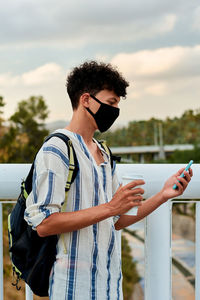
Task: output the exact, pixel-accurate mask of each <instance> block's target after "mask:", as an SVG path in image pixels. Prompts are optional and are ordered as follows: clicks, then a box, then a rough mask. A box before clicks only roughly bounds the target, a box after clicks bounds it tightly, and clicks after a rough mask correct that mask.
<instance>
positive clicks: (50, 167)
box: [25, 129, 123, 300]
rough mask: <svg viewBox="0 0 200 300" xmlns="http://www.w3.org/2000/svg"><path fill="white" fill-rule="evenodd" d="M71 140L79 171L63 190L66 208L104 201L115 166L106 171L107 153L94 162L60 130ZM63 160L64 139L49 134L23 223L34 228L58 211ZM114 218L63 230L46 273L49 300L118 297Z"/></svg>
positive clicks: (75, 138) (114, 183) (79, 142)
mask: <svg viewBox="0 0 200 300" xmlns="http://www.w3.org/2000/svg"><path fill="white" fill-rule="evenodd" d="M56 132H61V133H63V134H66V135H67V136H68V137H69V138H70V139H71V140H72V143H73V146H74V149H75V152H76V155H77V159H78V163H79V172H78V174H77V176H76V179H75V181H74V182H73V183H72V185H71V188H70V190H69V192H68V199H67V208H66V210H67V211H68V212H72V211H77V210H81V209H85V208H89V207H92V206H97V205H100V204H103V203H106V202H108V201H110V200H111V199H112V196H113V194H114V193H115V192H116V190H117V188H118V187H119V183H118V179H117V175H116V172H115V169H113V170H111V165H110V162H109V156H108V155H107V153H106V152H105V151H104V149H102V148H101V146H100V145H99V144H98V143H97V145H98V147H99V148H100V150H101V151H102V153H103V157H104V163H102V164H100V165H97V164H96V161H95V160H94V158H93V156H92V155H91V154H90V152H89V150H88V148H87V146H86V144H85V142H84V140H83V138H82V137H81V136H80V135H78V134H75V133H72V132H70V131H68V130H66V129H59V130H56ZM68 167H69V159H68V151H67V147H66V145H65V143H64V142H63V141H62V140H61V139H59V138H57V137H53V138H51V139H50V140H49V141H47V142H46V143H45V144H44V145H43V146H42V148H41V149H40V151H39V152H38V155H37V157H36V161H35V168H34V175H33V190H32V192H31V194H30V195H29V197H28V198H27V209H26V211H25V219H26V221H27V222H28V223H29V224H30V225H31V226H33V228H36V227H37V226H38V225H39V224H40V223H41V222H42V221H43V219H45V218H46V217H48V216H49V215H50V214H52V213H55V212H60V211H61V206H62V203H63V202H64V199H65V185H66V180H67V175H68ZM115 221H116V219H115V218H107V219H106V220H103V221H101V222H99V223H97V224H94V225H91V226H88V227H85V228H83V229H80V230H77V231H73V232H69V233H65V234H64V241H65V245H66V248H67V254H64V251H63V243H62V240H61V239H59V241H58V245H57V257H56V258H57V259H56V261H55V263H54V266H53V268H52V271H51V276H50V286H49V295H50V299H51V300H104V299H108V300H122V299H123V297H122V274H121V250H120V242H119V233H118V232H116V231H115V227H114V222H115Z"/></svg>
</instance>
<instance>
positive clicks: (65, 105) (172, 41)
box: [0, 0, 200, 126]
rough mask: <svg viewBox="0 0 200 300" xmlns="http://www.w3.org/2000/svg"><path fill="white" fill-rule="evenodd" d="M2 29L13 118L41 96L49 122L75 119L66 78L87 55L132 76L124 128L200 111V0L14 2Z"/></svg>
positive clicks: (3, 75) (7, 6)
mask: <svg viewBox="0 0 200 300" xmlns="http://www.w3.org/2000/svg"><path fill="white" fill-rule="evenodd" d="M0 28H1V30H0V95H1V96H3V97H4V101H5V103H6V106H5V108H4V118H6V119H8V118H9V117H10V116H11V115H12V114H13V113H14V112H15V110H16V108H17V103H18V102H19V101H21V100H24V99H28V98H29V97H30V96H39V95H42V96H43V97H44V99H45V100H46V103H47V105H48V107H49V110H50V114H49V118H48V122H52V121H57V120H70V118H71V116H72V109H71V104H70V101H69V98H68V95H67V92H66V87H65V81H66V77H67V75H68V74H69V72H70V71H71V70H72V68H73V67H75V66H77V65H80V64H81V63H83V62H84V61H86V60H87V61H88V60H98V61H104V62H106V63H111V64H113V65H114V66H115V67H116V68H117V69H118V70H119V71H120V72H121V73H122V74H123V76H124V77H125V78H126V79H127V80H128V81H129V84H130V86H129V88H128V94H127V98H126V99H125V100H121V104H120V109H121V112H120V117H119V119H118V121H117V124H118V125H119V126H121V125H126V124H127V122H129V121H133V120H147V119H150V118H152V117H154V118H160V119H165V118H166V117H170V118H173V117H175V116H177V117H179V116H181V115H182V114H183V112H184V111H185V110H188V109H193V110H196V109H200V2H199V0H190V1H186V0H176V1H174V0H173V1H172V0H167V1H166V0H165V1H164V0H140V1H133V0H123V1H122V0H109V1H108V0H107V1H105V0H101V1H94V0H93V1H91V0H84V1H83V0H74V1H69V0H56V1H53V0H40V1H39V0H15V1H13V0H7V1H4V2H3V3H2V4H1V9H0Z"/></svg>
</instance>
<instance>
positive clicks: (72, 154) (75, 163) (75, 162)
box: [45, 132, 79, 191]
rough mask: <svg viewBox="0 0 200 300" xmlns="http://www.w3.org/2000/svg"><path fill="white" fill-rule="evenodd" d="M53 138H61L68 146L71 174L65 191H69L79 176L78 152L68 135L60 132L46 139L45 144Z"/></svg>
mask: <svg viewBox="0 0 200 300" xmlns="http://www.w3.org/2000/svg"><path fill="white" fill-rule="evenodd" d="M52 137H58V138H60V139H61V140H63V142H64V143H65V144H66V146H67V150H68V157H69V174H68V177H67V183H66V187H65V191H69V189H70V186H71V184H72V182H73V181H74V179H75V178H76V175H77V173H78V170H79V166H78V160H77V157H76V152H75V150H74V147H73V144H72V141H71V140H70V138H69V137H68V136H67V135H65V134H63V133H60V132H56V133H52V134H51V135H49V136H48V137H47V138H46V139H45V142H47V141H48V140H49V139H50V138H52Z"/></svg>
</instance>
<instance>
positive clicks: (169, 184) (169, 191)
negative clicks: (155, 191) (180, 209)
mask: <svg viewBox="0 0 200 300" xmlns="http://www.w3.org/2000/svg"><path fill="white" fill-rule="evenodd" d="M184 170H185V168H182V169H180V170H179V171H178V172H177V173H176V174H174V175H172V176H171V177H170V178H169V179H168V180H167V181H166V182H165V184H164V187H163V189H162V190H161V195H162V197H163V202H166V201H167V200H168V199H172V198H175V197H177V196H179V195H182V194H183V192H184V191H185V189H186V188H187V186H188V183H189V182H190V180H191V177H192V176H193V172H192V169H191V168H190V169H189V172H187V171H184ZM183 171H184V177H180V175H181V173H182V172H183ZM179 181H180V182H179ZM174 184H176V185H177V187H178V188H177V189H175V190H174V189H173V185H174Z"/></svg>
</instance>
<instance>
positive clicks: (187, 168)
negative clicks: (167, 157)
mask: <svg viewBox="0 0 200 300" xmlns="http://www.w3.org/2000/svg"><path fill="white" fill-rule="evenodd" d="M192 164H193V160H191V161H190V162H189V164H188V165H187V166H186V167H185V170H184V171H188V170H189V168H190V167H191V165H192ZM180 177H184V173H181V175H180ZM179 182H180V181H179ZM177 188H178V187H177V185H176V184H174V185H173V190H176V189H177Z"/></svg>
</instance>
